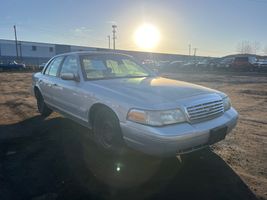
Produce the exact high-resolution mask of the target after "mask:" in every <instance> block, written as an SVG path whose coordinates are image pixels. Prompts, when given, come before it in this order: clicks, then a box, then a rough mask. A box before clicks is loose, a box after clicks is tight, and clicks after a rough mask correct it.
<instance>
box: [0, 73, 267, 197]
mask: <svg viewBox="0 0 267 200" xmlns="http://www.w3.org/2000/svg"><path fill="white" fill-rule="evenodd" d="M165 76H167V77H170V78H174V79H179V80H184V81H189V82H193V83H197V84H201V85H204V86H208V87H211V88H214V89H218V90H221V91H223V92H225V93H227V94H228V95H229V96H230V98H231V100H232V104H233V106H234V107H235V108H236V109H237V111H238V112H239V114H240V118H239V122H238V125H237V127H236V128H235V129H234V131H233V132H232V133H231V134H229V135H228V136H227V138H226V139H225V140H224V141H222V142H219V143H218V144H216V145H214V146H212V147H211V148H207V149H204V150H203V151H199V152H196V153H194V154H192V155H188V156H183V157H182V160H179V159H177V158H176V157H173V158H161V159H160V158H154V157H150V156H146V155H142V154H140V153H138V152H134V151H131V150H129V152H127V153H126V154H125V155H123V156H117V157H110V156H108V155H105V154H103V153H101V152H100V151H99V150H98V149H97V148H96V147H95V145H94V144H93V143H92V142H90V139H88V135H90V132H89V131H88V130H87V129H85V128H83V127H81V126H80V125H78V124H76V123H74V122H72V121H70V120H68V119H66V118H64V117H62V116H60V115H59V114H56V113H53V114H52V115H51V116H50V117H49V118H46V119H43V118H41V117H40V116H39V114H38V113H37V108H36V102H35V99H34V98H33V97H32V96H31V95H30V92H29V91H30V85H31V73H0V199H1V200H5V199H12V200H13V199H14V200H16V199H34V200H47V199H49V200H52V199H163V198H164V199H178V198H179V199H242V200H244V199H267V114H266V113H267V76H266V75H265V76H263V75H258V74H225V75H222V74H205V73H199V74H192V73H191V74H189V73H187V74H165Z"/></svg>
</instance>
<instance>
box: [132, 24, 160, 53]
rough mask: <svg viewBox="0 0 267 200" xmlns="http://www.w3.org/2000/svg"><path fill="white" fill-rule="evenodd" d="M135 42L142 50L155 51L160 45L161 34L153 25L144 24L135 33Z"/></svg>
mask: <svg viewBox="0 0 267 200" xmlns="http://www.w3.org/2000/svg"><path fill="white" fill-rule="evenodd" d="M134 40H135V43H136V45H137V46H138V47H139V48H141V49H148V50H149V49H153V48H155V47H156V46H157V45H158V43H159V40H160V32H159V30H158V29H157V28H156V27H155V26H153V25H151V24H143V25H142V26H140V27H139V28H138V29H137V30H136V31H135V34H134Z"/></svg>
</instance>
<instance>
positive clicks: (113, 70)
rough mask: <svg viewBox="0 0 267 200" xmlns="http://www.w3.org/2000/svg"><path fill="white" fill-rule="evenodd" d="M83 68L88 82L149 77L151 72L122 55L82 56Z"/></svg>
mask: <svg viewBox="0 0 267 200" xmlns="http://www.w3.org/2000/svg"><path fill="white" fill-rule="evenodd" d="M80 60H81V66H82V68H83V72H84V74H85V78H86V79H87V80H92V79H112V78H135V77H148V76H151V72H150V71H149V70H148V69H146V68H144V67H143V66H141V65H140V64H138V63H137V62H135V61H134V60H133V59H131V58H130V57H127V56H122V55H81V56H80Z"/></svg>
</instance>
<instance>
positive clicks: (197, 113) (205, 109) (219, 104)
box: [186, 100, 224, 123]
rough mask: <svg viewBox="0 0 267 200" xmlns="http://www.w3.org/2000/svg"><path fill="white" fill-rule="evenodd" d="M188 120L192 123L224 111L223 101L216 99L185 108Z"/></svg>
mask: <svg viewBox="0 0 267 200" xmlns="http://www.w3.org/2000/svg"><path fill="white" fill-rule="evenodd" d="M186 110H187V113H188V117H189V120H190V121H191V122H193V123H196V122H200V121H205V120H208V119H212V118H215V117H218V116H220V115H221V114H223V112H224V108H223V101H222V100H216V101H211V102H207V103H201V104H197V105H193V106H190V107H187V108H186Z"/></svg>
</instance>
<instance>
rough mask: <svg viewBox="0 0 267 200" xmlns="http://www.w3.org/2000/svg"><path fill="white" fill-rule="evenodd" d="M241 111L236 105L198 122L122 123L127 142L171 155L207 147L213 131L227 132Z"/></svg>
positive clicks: (139, 147)
mask: <svg viewBox="0 0 267 200" xmlns="http://www.w3.org/2000/svg"><path fill="white" fill-rule="evenodd" d="M237 119H238V113H237V112H236V110H235V109H234V108H231V109H229V110H228V111H226V112H225V113H224V114H223V115H222V116H220V117H217V118H214V119H211V120H209V121H205V122H200V123H196V124H189V123H181V124H175V125H169V126H164V127H151V126H146V125H142V124H138V123H134V122H130V121H127V122H126V123H120V125H121V130H122V133H123V138H124V141H125V143H126V144H127V145H128V146H129V147H131V148H133V149H135V150H138V151H141V152H144V153H146V154H150V155H157V156H172V155H177V154H183V153H188V152H191V151H194V150H197V149H199V148H202V147H205V146H208V140H209V136H210V131H211V130H213V129H215V128H218V127H224V126H226V127H227V134H228V133H229V132H230V131H231V130H232V129H233V128H234V127H235V125H236V123H237Z"/></svg>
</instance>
